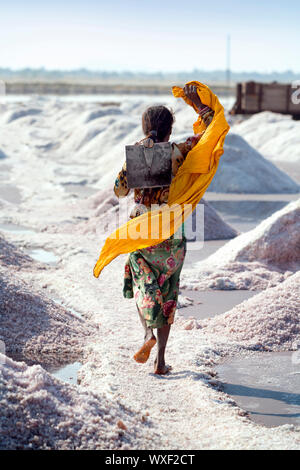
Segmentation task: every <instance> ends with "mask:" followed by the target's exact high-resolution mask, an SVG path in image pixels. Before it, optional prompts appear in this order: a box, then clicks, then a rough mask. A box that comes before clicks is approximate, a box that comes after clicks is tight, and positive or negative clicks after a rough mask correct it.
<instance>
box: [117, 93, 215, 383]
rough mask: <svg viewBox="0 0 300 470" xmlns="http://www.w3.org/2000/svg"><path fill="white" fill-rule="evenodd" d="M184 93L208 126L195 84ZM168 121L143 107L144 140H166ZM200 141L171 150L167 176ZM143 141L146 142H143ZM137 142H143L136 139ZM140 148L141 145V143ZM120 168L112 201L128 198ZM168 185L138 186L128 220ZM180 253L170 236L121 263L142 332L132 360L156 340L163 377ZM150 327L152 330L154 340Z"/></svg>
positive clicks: (157, 109) (165, 114)
mask: <svg viewBox="0 0 300 470" xmlns="http://www.w3.org/2000/svg"><path fill="white" fill-rule="evenodd" d="M184 92H185V95H186V96H187V97H188V98H189V99H190V100H191V101H192V102H193V103H194V104H195V105H196V107H197V109H198V111H199V114H200V115H201V117H202V120H203V122H204V123H205V124H206V126H208V125H209V124H210V123H211V121H212V118H213V111H212V110H211V109H210V108H208V107H207V106H204V105H203V104H202V103H201V101H200V98H199V96H198V94H197V89H196V87H195V86H192V85H190V86H186V87H185V88H184ZM173 122H174V117H173V114H172V113H171V112H170V111H169V110H168V109H167V108H165V107H164V106H153V107H150V108H148V109H147V110H146V111H145V112H144V114H143V117H142V126H143V131H144V134H145V136H146V138H151V139H152V140H154V141H155V142H168V140H169V138H170V135H171V132H172V126H173ZM199 138H201V135H199V136H198V139H197V138H195V137H193V138H189V139H188V140H187V141H186V142H184V143H181V144H178V145H177V146H173V152H172V173H173V176H175V174H176V173H177V170H178V168H179V166H180V165H182V163H183V162H184V159H185V157H186V155H187V153H188V152H189V150H191V148H192V147H193V146H194V145H195V144H196V143H197V141H198V140H199ZM145 142H147V141H145ZM141 143H142V144H143V141H141ZM145 145H146V143H145ZM129 191H130V189H129V188H128V186H127V178H126V167H125V165H124V166H123V168H122V170H121V171H120V173H119V175H118V177H117V179H116V181H115V187H114V192H115V194H116V195H117V196H118V197H124V196H127V195H128V194H129ZM168 195H169V187H165V186H164V187H157V188H138V189H135V190H134V200H135V203H136V205H135V207H134V209H133V211H132V212H131V217H132V218H133V217H138V216H139V215H141V213H142V212H143V211H145V210H150V209H151V205H152V204H158V205H161V204H166V203H167V202H168ZM185 253H186V240H185V238H184V237H181V238H176V235H173V236H171V237H170V238H169V239H168V240H165V241H164V242H162V243H160V244H158V245H154V246H150V247H148V248H144V249H141V250H138V251H135V252H133V253H130V255H129V257H128V260H127V263H126V265H125V276H124V290H123V294H124V297H125V298H132V297H133V296H134V298H135V301H136V305H137V309H138V312H139V316H140V319H141V322H142V325H143V327H144V330H145V336H144V344H143V345H142V347H141V348H140V349H139V351H138V352H137V353H136V354H135V355H134V359H135V360H136V361H137V362H140V363H145V362H146V361H147V360H148V358H149V355H150V352H151V349H152V348H153V346H154V345H155V344H156V342H157V357H156V359H155V362H154V372H155V374H166V373H168V372H169V370H170V366H167V365H166V363H165V349H166V345H167V341H168V337H169V332H170V326H171V324H172V323H173V321H174V315H175V310H176V305H177V298H178V291H179V277H180V272H181V269H182V266H183V261H184V257H185ZM153 329H157V333H156V336H155V334H154V332H153Z"/></svg>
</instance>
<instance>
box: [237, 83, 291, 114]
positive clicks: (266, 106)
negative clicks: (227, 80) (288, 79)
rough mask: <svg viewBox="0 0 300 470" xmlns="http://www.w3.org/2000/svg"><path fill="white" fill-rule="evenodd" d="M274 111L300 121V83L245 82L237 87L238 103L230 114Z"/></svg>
mask: <svg viewBox="0 0 300 470" xmlns="http://www.w3.org/2000/svg"><path fill="white" fill-rule="evenodd" d="M261 111H273V112H275V113H280V114H290V115H292V116H293V118H294V119H300V82H299V83H298V84H297V85H296V86H295V84H293V85H292V84H281V83H277V82H273V83H257V82H253V81H251V82H244V83H238V84H237V86H236V102H235V104H234V105H233V108H232V109H231V111H230V114H255V113H260V112H261Z"/></svg>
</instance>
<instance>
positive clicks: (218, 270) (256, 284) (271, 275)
mask: <svg viewBox="0 0 300 470" xmlns="http://www.w3.org/2000/svg"><path fill="white" fill-rule="evenodd" d="M299 269H300V199H298V200H297V201H293V202H291V203H290V204H288V205H287V206H285V207H284V208H283V209H281V210H280V211H277V212H275V213H274V214H272V215H271V217H269V218H267V219H266V220H264V221H263V222H261V223H260V224H259V225H258V226H257V227H256V228H254V229H253V230H250V231H249V232H246V233H243V234H241V235H239V236H238V237H236V238H235V239H234V240H231V241H229V242H228V243H226V245H224V246H223V247H222V248H220V249H219V250H217V251H216V252H215V253H214V254H213V255H211V256H209V257H208V258H207V259H205V260H204V261H201V262H198V263H196V264H195V266H194V268H192V269H190V270H189V269H187V270H186V271H184V272H183V275H182V287H183V286H186V287H188V288H195V289H200V290H202V289H206V288H213V289H265V288H267V287H272V286H275V285H277V284H278V283H279V282H282V281H283V280H284V279H285V276H288V275H290V274H291V273H292V272H295V271H297V270H299Z"/></svg>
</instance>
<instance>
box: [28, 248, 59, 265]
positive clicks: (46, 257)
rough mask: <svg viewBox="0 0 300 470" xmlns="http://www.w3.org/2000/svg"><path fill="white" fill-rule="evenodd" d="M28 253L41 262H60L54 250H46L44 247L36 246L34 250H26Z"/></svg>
mask: <svg viewBox="0 0 300 470" xmlns="http://www.w3.org/2000/svg"><path fill="white" fill-rule="evenodd" d="M26 253H27V254H28V255H29V256H31V258H33V259H35V260H36V261H40V262H41V263H46V264H51V265H55V264H57V263H58V261H59V258H58V257H57V256H55V254H54V253H53V252H52V251H46V250H43V249H42V248H36V249H34V250H26Z"/></svg>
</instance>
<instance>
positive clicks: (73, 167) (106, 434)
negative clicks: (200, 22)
mask: <svg viewBox="0 0 300 470" xmlns="http://www.w3.org/2000/svg"><path fill="white" fill-rule="evenodd" d="M146 105H147V103H146V102H145V101H143V100H142V99H136V100H133V99H131V100H130V101H128V102H125V101H124V102H123V103H122V104H121V106H105V107H102V106H100V105H99V104H96V103H93V102H88V103H86V102H63V101H61V100H58V99H54V98H51V99H45V98H35V99H33V100H29V101H28V102H26V103H25V102H24V103H21V104H20V103H12V102H10V103H4V104H2V105H1V106H0V123H1V141H0V150H1V152H2V153H1V155H2V157H1V159H0V172H1V179H0V190H1V188H2V192H0V208H1V217H0V224H1V225H2V227H3V228H4V229H5V230H2V231H1V229H0V231H1V235H3V237H4V238H5V240H6V241H5V240H4V241H3V245H2V246H3V249H2V251H1V255H0V264H1V268H2V270H3V272H4V274H3V275H2V277H1V280H2V287H3V292H4V294H3V295H4V296H7V292H8V291H7V289H5V285H4V283H3V279H4V278H5V279H8V280H9V285H10V289H11V292H12V293H13V294H14V295H16V293H18V292H19V293H21V294H20V295H18V302H16V303H15V306H14V304H13V303H12V305H11V310H6V313H5V315H6V316H5V318H6V326H7V328H10V329H9V331H8V330H7V328H6V333H3V336H2V338H3V339H2V338H0V339H2V340H4V342H7V345H9V344H10V342H12V343H13V342H14V344H15V345H19V346H20V348H19V352H21V353H22V352H23V356H22V354H21V358H22V359H23V360H27V359H28V358H30V351H29V349H30V345H31V344H32V345H33V346H34V348H32V349H33V350H36V349H39V348H38V346H39V344H45V343H43V339H46V340H47V341H48V343H49V344H51V346H52V351H51V354H52V353H54V356H55V351H56V352H57V354H58V351H59V348H60V346H61V342H62V341H65V342H66V346H68V344H70V345H71V346H72V345H73V346H72V347H74V345H75V347H76V348H78V350H80V354H81V356H80V362H81V363H82V364H83V365H82V367H81V368H80V369H79V371H78V379H79V382H80V384H78V385H68V384H65V383H63V382H61V381H60V380H57V379H55V378H54V377H53V376H52V375H51V374H49V373H48V372H46V371H45V369H44V368H42V367H41V366H40V365H34V366H27V365H26V364H20V363H19V362H14V361H12V360H10V359H5V358H4V359H3V356H2V360H1V361H0V362H1V363H0V379H1V388H0V400H1V410H3V409H6V410H7V411H6V413H5V414H4V413H2V417H1V422H2V423H3V424H4V425H3V427H2V428H1V429H0V433H2V435H1V434H0V435H1V439H0V441H1V442H2V443H3V444H2V445H3V447H6V448H7V447H9V448H20V447H21V448H49V447H50V448H73V447H75V448H78V449H79V448H83V449H101V448H121V449H137V448H145V449H147V448H149V449H150V448H157V449H158V448H163V449H182V448H183V449H217V448H219V449H220V448H222V449H247V448H248V449H262V448H269V449H279V448H282V449H289V448H290V449H299V448H300V434H299V428H297V427H294V426H289V425H288V426H279V427H277V428H275V429H267V428H265V427H263V426H261V425H259V424H256V423H253V422H252V421H251V420H250V419H249V418H248V417H247V416H245V413H244V412H243V411H242V410H241V409H240V408H239V407H237V406H236V405H235V402H234V401H233V400H232V399H231V398H230V397H229V396H228V395H226V394H225V393H224V392H223V391H222V390H219V389H218V383H217V380H216V378H215V375H216V371H215V367H216V366H217V364H219V363H220V362H221V361H222V360H223V359H224V357H229V356H239V355H242V354H250V353H251V351H253V347H254V346H255V344H256V343H255V341H252V339H251V338H250V339H249V338H248V337H247V338H246V340H247V341H246V340H245V338H244V337H243V336H242V335H241V334H239V332H237V333H236V335H235V336H234V335H231V334H228V335H222V336H221V335H219V334H215V333H214V331H213V330H214V328H215V329H216V330H218V329H222V325H223V323H220V324H218V323H217V322H218V316H216V317H215V318H214V319H213V320H211V322H216V323H210V321H208V320H207V324H206V323H205V322H204V323H203V324H202V321H199V320H197V319H195V318H185V317H184V316H183V315H181V314H180V310H179V313H178V315H177V320H176V323H175V325H174V327H173V328H172V332H171V338H170V343H169V345H168V350H167V360H168V362H170V363H171V364H172V366H173V371H172V373H171V374H170V375H168V376H165V377H157V376H154V374H153V373H152V372H153V369H152V367H153V366H152V361H149V363H147V364H146V365H144V366H141V365H139V364H137V363H135V362H134V361H133V359H132V356H133V354H134V353H135V352H136V349H137V348H138V347H139V346H140V343H141V341H142V328H141V326H140V325H139V322H138V317H137V312H136V310H135V305H134V302H133V301H129V300H125V299H123V298H122V278H123V265H124V260H125V256H122V257H120V258H119V259H117V260H115V261H113V263H111V265H109V266H108V267H107V268H106V269H105V270H104V272H103V274H102V275H101V277H100V279H99V280H97V279H95V278H93V276H92V270H93V266H94V263H95V261H96V260H97V257H98V254H99V251H100V248H101V244H102V243H103V240H104V237H105V235H106V234H108V233H107V232H108V231H109V227H107V228H106V230H102V229H103V226H104V225H105V223H107V219H108V218H109V219H110V218H112V216H113V214H115V213H116V212H117V211H118V205H117V202H116V201H114V200H113V196H112V191H111V188H112V185H113V182H114V178H115V174H116V172H117V171H118V170H119V168H120V167H121V165H122V163H123V160H124V145H125V143H132V142H135V141H137V140H139V139H140V138H141V137H142V136H141V129H140V116H141V112H142V111H143V109H145V107H146ZM173 106H174V109H175V112H176V124H175V128H174V140H175V141H176V139H181V138H183V137H185V136H188V135H189V134H190V132H191V124H192V122H193V120H194V117H195V116H194V114H193V112H192V111H191V110H190V109H188V108H186V106H185V105H183V104H180V103H179V102H178V103H177V102H174V105H173ZM241 158H242V157H241ZM70 185H71V186H70ZM8 187H9V188H10V189H9V190H7V188H8ZM77 188H81V189H80V190H79V191H78V190H77ZM84 188H85V189H84ZM254 189H255V188H254ZM207 194H209V193H207ZM12 196H13V197H12ZM255 196H256V197H260V195H258V194H257V193H255ZM284 196H286V197H287V198H288V199H289V200H290V199H295V200H294V202H291V204H294V206H292V208H291V206H288V205H285V206H284V207H283V208H282V209H280V210H281V211H283V213H279V215H278V212H277V215H276V214H274V215H271V217H273V219H272V220H271V222H270V220H269V221H265V222H262V224H265V225H263V226H261V227H260V228H258V229H256V230H257V232H255V234H256V235H255V236H253V234H252V235H247V234H245V235H246V238H247V237H248V238H247V243H246V242H245V243H244V242H243V243H242V244H241V245H240V244H239V241H238V242H237V244H236V245H234V246H237V247H238V248H239V247H242V248H243V250H244V252H243V253H244V254H245V253H246V252H247V256H248V255H249V256H250V255H251V256H254V257H255V256H256V255H257V256H258V257H259V259H260V261H261V259H262V258H263V256H265V258H264V259H266V257H267V261H268V265H265V266H264V273H263V275H261V277H260V281H262V280H263V279H265V280H266V279H267V281H268V276H269V279H271V281H272V283H271V284H272V285H274V289H280V287H281V286H282V289H283V295H282V298H283V299H284V298H285V296H286V295H287V296H288V295H289V294H288V292H289V289H292V290H293V292H296V291H295V289H296V288H294V287H293V285H290V284H289V282H290V283H292V280H293V279H296V278H294V276H296V275H297V273H296V274H295V273H294V272H295V271H297V269H298V268H297V259H294V258H293V256H296V254H295V253H296V251H295V247H296V248H297V246H298V245H297V239H296V233H294V231H293V227H296V226H297V223H298V222H297V221H298V219H297V214H298V212H297V211H298V202H297V197H296V195H291V194H288V195H286V194H285V195H284ZM234 197H235V198H237V199H235V200H238V197H239V195H235V196H234ZM274 197H276V198H278V197H280V196H279V195H278V194H276V195H275V196H274ZM283 199H284V198H283ZM277 200H278V199H277ZM285 202H286V203H288V201H285ZM287 214H288V215H287ZM290 214H293V216H292V215H290ZM221 215H222V213H221ZM239 216H242V214H239ZM262 216H263V215H262V214H260V220H261V217H262ZM287 220H289V221H290V224H288V223H287ZM278 221H279V222H278ZM283 221H284V223H283ZM276 224H277V225H276ZM293 224H294V225H293ZM16 227H19V228H20V229H19V230H18V229H17V228H16ZM274 227H277V229H278V230H277V232H276V233H277V235H278V237H277V238H276V236H277V235H276V234H275V235H274V234H273V230H274ZM283 227H285V229H288V227H290V228H291V232H290V233H289V241H290V242H291V244H290V249H289V245H286V246H285V247H284V249H283V250H281V252H282V258H280V256H279V254H278V250H276V249H275V248H276V247H278V246H279V245H278V243H279V242H280V230H279V229H282V228H283ZM10 228H11V229H10ZM254 230H255V229H254ZM249 233H250V232H249ZM273 235H274V236H273ZM240 236H241V237H243V235H240ZM270 237H271V238H270ZM272 237H273V238H272ZM235 240H241V239H240V238H236V239H233V241H231V242H230V241H229V242H225V243H224V247H223V248H220V249H221V250H222V249H224V250H225V251H224V253H225V254H224V260H225V258H226V257H227V258H228V259H229V258H230V256H231V255H230V256H229V254H228V253H229V251H230V253H231V252H232V250H231V249H230V250H228V248H226V246H228V245H227V243H228V244H229V243H232V244H234V242H235ZM270 240H271V241H272V243H269V241H270ZM273 242H274V243H273ZM7 244H10V245H9V247H8V246H7ZM38 250H43V252H47V253H52V254H53V256H54V257H55V263H50V264H49V263H47V259H45V258H44V260H43V259H40V260H39V261H34V260H32V259H31V258H30V256H29V255H30V253H31V254H32V253H34V252H35V253H37V252H38V253H41V251H38ZM226 253H227V254H226ZM225 255H226V256H225ZM262 255H263V256H262ZM197 256H198V254H197V253H195V261H197ZM212 256H214V255H212ZM278 256H279V258H278ZM200 257H201V255H200V254H199V258H200ZM227 258H226V259H227ZM51 259H54V258H53V257H52V258H51ZM229 261H230V262H231V261H232V260H231V258H230V259H229ZM250 262H252V261H250ZM274 262H275V263H282V264H281V266H280V268H281V272H277V273H275V274H274V271H273V267H272V266H273V264H274ZM284 263H288V266H287V267H285V265H284ZM251 266H252V267H253V266H254V265H250V267H249V269H250V274H251V273H253V271H251V269H252V268H251ZM256 267H257V266H254V268H255V269H256ZM295 267H296V268H295ZM229 268H230V266H229ZM1 272H2V271H1ZM199 272H200V269H199V266H198V265H194V264H192V265H190V266H189V267H187V269H186V272H185V274H184V276H183V281H184V282H186V283H188V284H189V285H191V284H193V282H194V281H193V282H191V279H192V280H194V279H195V276H196V278H197V273H199ZM233 272H234V271H233V270H232V271H230V270H228V272H227V275H228V276H229V277H231V276H232V274H233ZM261 273H262V271H260V274H261ZM264 276H265V277H264ZM250 277H251V276H250ZM267 281H266V282H263V281H262V282H259V289H260V290H264V289H266V288H268V287H271V285H269V282H267ZM197 282H198V283H199V282H200V281H199V279H197ZM20 286H21V287H20ZM276 286H277V287H276ZM278 286H279V287H278ZM216 287H218V286H215V288H216ZM219 287H220V286H219ZM39 292H42V293H41V294H39ZM268 292H269V293H268V296H266V297H264V292H263V293H259V294H257V295H258V296H261V297H260V298H258V300H257V299H256V297H257V296H253V297H252V298H251V299H249V300H248V301H247V302H249V305H250V307H249V308H251V312H252V316H251V318H249V322H250V323H251V321H253V322H254V323H255V319H256V312H257V305H259V304H260V302H263V301H264V299H266V302H269V303H270V300H268V299H272V298H273V293H274V291H273V290H271V289H269V290H268ZM33 293H35V296H37V298H36V299H35V301H36V302H37V303H36V304H35V308H34V309H31V308H30V306H29V307H28V303H29V305H31V303H32V295H33ZM23 294H24V295H23ZM25 294H26V295H25ZM2 298H4V297H2ZM255 299H256V300H255ZM55 302H56V304H55ZM61 303H62V304H63V306H62V305H61ZM25 305H27V310H26V309H25V308H24V306H25ZM43 305H46V309H47V312H48V315H49V323H48V325H47V322H46V323H45V318H43V322H44V323H43V325H44V326H43V330H42V331H38V329H37V328H36V326H37V325H38V324H39V322H40V321H41V320H42V316H43V315H44V313H43V312H44V311H45V309H44V310H43V308H44V307H43ZM247 305H248V304H247ZM40 307H43V308H40ZM264 308H267V306H266V307H264ZM295 308H296V310H297V306H296V307H295ZM68 309H74V311H76V312H78V314H80V320H79V319H78V317H76V316H75V315H72V314H71V313H70V311H69V310H68ZM244 309H245V304H242V306H240V307H239V306H235V307H234V311H233V313H230V312H229V313H228V312H226V313H224V314H223V316H224V315H227V314H228V316H227V317H223V316H222V320H221V317H220V322H221V321H222V322H225V323H226V321H227V320H228V324H227V323H226V325H225V326H226V327H227V326H228V329H229V330H230V326H229V325H230V322H234V321H235V319H236V318H239V316H240V317H242V316H243V312H244ZM283 310H284V306H283ZM24 312H25V313H24ZM26 312H27V313H26ZM22 314H25V317H23V318H22ZM33 314H35V315H36V317H34V315H33ZM296 314H297V311H296V313H295V312H293V315H296ZM1 315H2V312H1ZM9 315H13V316H17V317H18V316H19V318H17V319H18V320H19V321H13V316H12V317H9ZM27 315H28V319H30V322H28V325H29V327H28V330H29V331H28V332H27V333H28V335H30V331H31V335H30V341H28V340H27V339H26V337H25V338H24V337H23V336H22V335H21V334H20V333H22V331H23V330H24V323H25V325H26V319H27ZM283 315H284V312H283ZM35 318H36V325H35V328H36V329H34V328H33V326H30V325H33V324H34V322H35ZM290 318H292V317H290ZM226 319H227V320H226ZM21 320H22V321H21ZM56 322H57V323H56ZM209 324H211V327H209ZM271 324H272V325H273V323H272V322H271ZM213 325H215V326H214V328H213ZM245 325H246V328H248V326H247V325H248V322H245ZM56 326H59V328H60V329H59V330H58V331H59V333H60V334H57V335H56V334H55V331H56V330H55V328H56ZM93 327H94V328H93ZM272 328H273V326H272ZM224 331H227V330H226V328H225V330H224ZM256 331H258V330H256ZM257 334H258V335H259V339H260V341H261V342H264V339H266V340H267V341H268V348H269V350H271V351H272V348H273V349H274V350H277V351H278V350H279V351H280V350H283V349H287V348H288V347H289V342H288V341H285V340H284V338H286V335H287V329H286V328H283V329H282V331H281V330H278V331H276V335H274V338H275V341H274V342H273V343H272V337H273V336H272V335H271V334H270V328H269V327H268V324H267V323H266V324H264V329H262V330H260V331H258V333H257ZM295 334H298V333H297V332H296V333H295ZM62 338H63V340H62ZM291 339H293V340H294V339H295V338H294V337H293V338H291ZM251 341H252V342H251ZM24 342H25V345H24ZM71 346H70V347H71ZM26 348H27V349H26ZM40 350H42V349H41V348H40ZM7 354H8V355H9V354H10V348H8V347H7ZM36 359H37V361H36V362H38V363H41V361H40V362H39V360H38V357H36ZM31 360H32V357H31ZM28 362H29V361H28ZM72 362H74V359H73V358H72ZM7 391H9V393H7ZM1 394H2V395H1ZM35 412H37V416H38V417H37V418H35V417H34V413H35ZM170 430H171V432H170ZM8 436H9V437H8Z"/></svg>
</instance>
